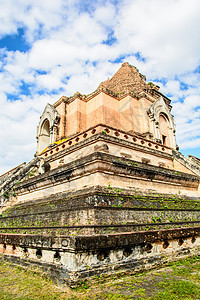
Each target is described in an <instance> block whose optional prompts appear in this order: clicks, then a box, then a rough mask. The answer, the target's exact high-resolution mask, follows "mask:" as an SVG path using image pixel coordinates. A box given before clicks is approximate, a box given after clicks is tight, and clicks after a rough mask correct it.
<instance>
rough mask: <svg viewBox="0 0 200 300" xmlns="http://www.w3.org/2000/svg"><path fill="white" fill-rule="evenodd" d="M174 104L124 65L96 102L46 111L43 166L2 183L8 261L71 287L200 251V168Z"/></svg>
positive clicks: (0, 230) (3, 247) (0, 224)
mask: <svg viewBox="0 0 200 300" xmlns="http://www.w3.org/2000/svg"><path fill="white" fill-rule="evenodd" d="M170 102H171V101H170V99H168V98H167V97H166V96H164V95H163V94H162V93H161V92H160V91H159V87H158V86H156V85H154V84H153V83H146V78H145V76H143V75H141V74H140V73H139V72H138V70H137V69H136V68H135V67H133V66H131V65H129V64H128V63H124V64H123V65H122V66H121V68H120V69H119V70H118V72H117V73H116V74H115V75H114V76H113V77H112V78H111V79H109V80H107V81H104V82H102V83H101V84H100V85H99V87H98V88H97V90H95V91H94V92H93V93H91V94H89V95H81V94H80V93H75V94H74V95H73V96H72V97H69V98H68V97H64V96H63V97H61V98H60V99H59V100H58V101H57V102H56V103H55V104H54V105H50V104H47V106H46V108H45V110H44V112H43V114H42V116H41V118H40V122H39V126H38V128H37V153H36V157H35V158H34V159H33V160H32V161H31V162H29V163H28V164H26V165H24V164H22V165H20V166H18V167H17V168H16V169H14V170H11V171H10V172H8V173H7V174H4V175H2V176H1V177H0V187H1V194H0V195H1V211H2V217H1V218H0V253H2V257H3V258H5V259H7V260H10V261H12V262H13V263H17V264H20V265H24V266H29V265H31V266H39V267H41V268H42V269H43V270H44V271H45V272H46V273H47V274H49V276H51V277H52V278H54V279H55V280H58V281H60V282H63V283H69V284H73V283H75V282H77V281H79V280H82V279H85V278H88V277H90V276H93V275H98V274H101V273H107V274H110V273H113V272H116V271H117V272H121V271H124V270H129V271H136V270H140V269H143V268H150V267H153V266H155V265H158V264H161V263H163V262H165V261H167V260H173V259H176V258H177V257H181V256H186V255H191V254H199V251H200V236H199V235H200V226H199V225H200V221H199V216H200V200H199V181H200V165H199V162H198V161H199V160H198V159H197V158H194V157H191V159H190V158H188V159H186V158H185V157H184V156H183V155H182V154H181V153H180V152H178V150H177V149H178V148H177V145H176V139H175V126H174V120H173V116H172V115H171V105H170Z"/></svg>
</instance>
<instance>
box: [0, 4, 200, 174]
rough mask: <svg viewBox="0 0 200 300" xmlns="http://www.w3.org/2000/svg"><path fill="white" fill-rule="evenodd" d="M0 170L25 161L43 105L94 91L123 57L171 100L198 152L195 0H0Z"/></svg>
mask: <svg viewBox="0 0 200 300" xmlns="http://www.w3.org/2000/svg"><path fill="white" fill-rule="evenodd" d="M0 5H1V10H0V24H1V26H0V140H1V147H0V173H3V172H5V171H7V170H8V169H10V168H12V167H14V166H16V165H17V164H20V163H21V162H23V161H29V160H30V159H31V158H32V157H33V155H34V153H35V150H36V139H35V136H36V127H37V124H38V121H39V117H40V115H41V113H42V111H43V110H44V107H45V105H46V104H47V103H48V102H49V103H54V102H55V101H57V100H58V99H59V97H60V96H62V95H66V96H71V95H73V94H74V93H75V92H77V91H79V92H81V93H83V94H87V93H90V92H92V91H94V90H95V89H96V88H97V86H98V85H99V83H100V82H101V81H103V80H106V79H107V78H108V77H109V78H110V77H111V76H112V75H113V74H114V73H115V72H116V71H117V70H118V69H119V67H120V65H121V63H123V62H125V61H128V62H129V63H130V64H132V65H134V66H136V67H137V68H138V69H139V70H140V72H141V73H142V74H144V75H146V77H147V81H152V82H154V83H156V84H158V85H159V86H160V90H161V92H163V93H164V94H166V95H167V96H168V97H170V99H171V100H172V104H173V110H172V113H173V115H174V117H175V123H176V129H177V132H176V135H177V143H178V145H179V147H180V151H181V152H182V153H183V154H184V155H185V156H187V155H188V154H192V155H194V156H198V157H200V84H199V82H200V38H199V37H200V22H199V19H200V1H199V0H162V1H159V0H121V1H117V0H110V1H109V0H108V1H103V0H101V1H100V0H99V1H89V0H84V1H83V0H79V1H76V0H57V1H54V0H43V1H41V0H40V1H39V0H34V1H33V0H9V1H2V0H0Z"/></svg>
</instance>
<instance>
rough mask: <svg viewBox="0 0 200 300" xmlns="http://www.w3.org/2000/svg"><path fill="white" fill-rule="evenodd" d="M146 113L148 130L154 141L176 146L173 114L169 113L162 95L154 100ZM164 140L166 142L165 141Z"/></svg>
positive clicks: (172, 146) (174, 147)
mask: <svg viewBox="0 0 200 300" xmlns="http://www.w3.org/2000/svg"><path fill="white" fill-rule="evenodd" d="M147 113H148V115H149V119H150V131H151V133H152V134H153V138H154V141H157V142H159V143H163V144H165V145H166V146H169V147H171V148H173V149H176V148H177V145H176V138H175V132H176V130H175V124H174V119H173V116H172V115H171V113H170V111H169V109H168V106H167V104H166V103H165V101H164V99H163V97H160V98H159V99H158V100H156V101H155V102H154V103H153V104H152V105H151V107H150V108H149V110H148V112H147ZM161 121H162V122H163V123H164V122H166V124H164V127H165V131H167V132H166V136H167V141H164V140H163V136H162V129H161ZM165 142H166V143H165Z"/></svg>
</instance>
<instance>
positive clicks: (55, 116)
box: [37, 103, 60, 154]
mask: <svg viewBox="0 0 200 300" xmlns="http://www.w3.org/2000/svg"><path fill="white" fill-rule="evenodd" d="M59 120H60V115H59V113H58V112H57V110H56V109H55V108H54V106H53V105H51V104H49V103H48V104H47V105H46V107H45V110H44V112H43V114H42V116H41V117H40V122H39V125H38V127H37V154H39V153H40V152H41V151H43V150H44V149H45V148H46V147H48V146H49V145H50V144H52V143H53V142H55V141H56V137H57V133H58V132H57V131H58V129H57V126H58V121H59Z"/></svg>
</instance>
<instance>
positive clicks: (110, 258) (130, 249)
mask: <svg viewBox="0 0 200 300" xmlns="http://www.w3.org/2000/svg"><path fill="white" fill-rule="evenodd" d="M0 253H2V254H3V256H2V257H3V258H4V259H6V260H9V261H11V262H12V263H14V264H19V265H22V266H25V267H29V266H34V267H40V269H42V270H43V272H45V273H46V274H47V275H48V276H50V277H51V278H52V279H54V281H56V282H60V283H67V284H71V285H73V284H75V283H77V282H78V281H80V280H83V279H86V278H88V277H91V276H95V275H99V274H112V273H114V272H116V271H117V272H123V271H130V272H137V271H141V270H143V269H149V268H153V267H155V266H158V265H160V264H163V263H164V262H166V261H171V260H176V259H178V258H181V257H186V256H190V255H200V227H193V228H179V229H173V230H172V229H169V230H160V231H156V230H154V231H148V232H145V231H141V232H129V233H121V234H109V235H96V236H94V235H93V236H71V237H69V236H59V237H53V236H38V235H16V234H15V235H14V234H0Z"/></svg>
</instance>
